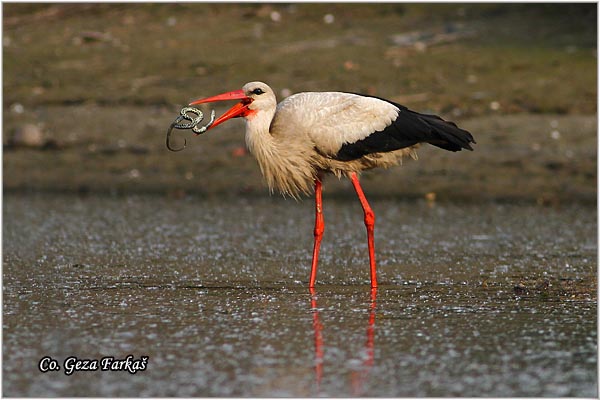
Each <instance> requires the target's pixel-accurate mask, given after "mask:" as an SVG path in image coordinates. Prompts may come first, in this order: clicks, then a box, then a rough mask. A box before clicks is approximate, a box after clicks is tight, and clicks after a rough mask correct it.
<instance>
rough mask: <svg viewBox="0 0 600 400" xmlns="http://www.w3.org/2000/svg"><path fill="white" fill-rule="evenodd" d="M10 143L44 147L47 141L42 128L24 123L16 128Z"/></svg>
mask: <svg viewBox="0 0 600 400" xmlns="http://www.w3.org/2000/svg"><path fill="white" fill-rule="evenodd" d="M10 143H11V144H12V145H13V146H23V147H42V146H43V145H44V144H45V143H46V141H45V140H44V133H43V132H42V129H41V128H40V127H39V126H37V125H34V124H23V125H21V126H19V127H17V129H15V131H14V133H13V135H12V137H11V140H10Z"/></svg>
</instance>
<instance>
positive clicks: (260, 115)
mask: <svg viewBox="0 0 600 400" xmlns="http://www.w3.org/2000/svg"><path fill="white" fill-rule="evenodd" d="M274 115H275V110H261V111H259V112H256V113H254V114H252V115H250V116H248V117H246V145H247V146H248V149H249V150H250V152H251V153H252V154H254V155H255V156H257V155H258V154H257V152H260V151H261V149H262V150H267V151H269V152H271V151H272V150H273V149H272V147H273V136H271V133H270V132H269V127H270V126H271V121H272V120H273V117H274ZM264 147H267V148H268V149H264Z"/></svg>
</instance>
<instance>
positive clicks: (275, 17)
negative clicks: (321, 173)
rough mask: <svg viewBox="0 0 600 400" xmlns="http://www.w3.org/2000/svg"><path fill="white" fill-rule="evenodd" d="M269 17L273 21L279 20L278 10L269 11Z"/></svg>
mask: <svg viewBox="0 0 600 400" xmlns="http://www.w3.org/2000/svg"><path fill="white" fill-rule="evenodd" d="M270 17H271V21H273V22H279V21H281V13H280V12H279V11H271V14H270Z"/></svg>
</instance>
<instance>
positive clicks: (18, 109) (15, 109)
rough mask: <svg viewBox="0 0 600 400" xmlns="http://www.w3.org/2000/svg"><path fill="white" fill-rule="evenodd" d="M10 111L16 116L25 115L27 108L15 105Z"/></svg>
mask: <svg viewBox="0 0 600 400" xmlns="http://www.w3.org/2000/svg"><path fill="white" fill-rule="evenodd" d="M10 111H11V112H14V113H15V114H23V113H24V112H25V107H23V104H21V103H14V104H12V105H11V106H10Z"/></svg>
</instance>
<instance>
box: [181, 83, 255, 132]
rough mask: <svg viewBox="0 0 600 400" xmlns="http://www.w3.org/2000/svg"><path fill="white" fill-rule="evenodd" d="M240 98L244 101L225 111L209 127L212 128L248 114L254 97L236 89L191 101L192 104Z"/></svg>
mask: <svg viewBox="0 0 600 400" xmlns="http://www.w3.org/2000/svg"><path fill="white" fill-rule="evenodd" d="M238 99H241V100H242V101H241V102H239V103H238V104H236V105H235V106H233V107H231V108H230V109H229V110H227V111H226V112H225V114H223V115H221V116H220V117H219V118H217V119H216V120H215V122H213V123H212V125H211V126H210V127H209V128H208V129H212V128H214V127H215V126H217V125H219V124H221V123H223V122H225V121H227V120H228V119H230V118H235V117H243V116H244V115H246V114H247V113H248V111H249V110H248V106H249V105H250V103H252V99H251V98H250V97H248V96H246V94H245V93H244V91H243V90H234V91H233V92H227V93H222V94H218V95H216V96H212V97H207V98H205V99H199V100H195V101H193V102H191V103H190V106H193V105H196V104H203V103H212V102H214V101H227V100H238Z"/></svg>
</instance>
